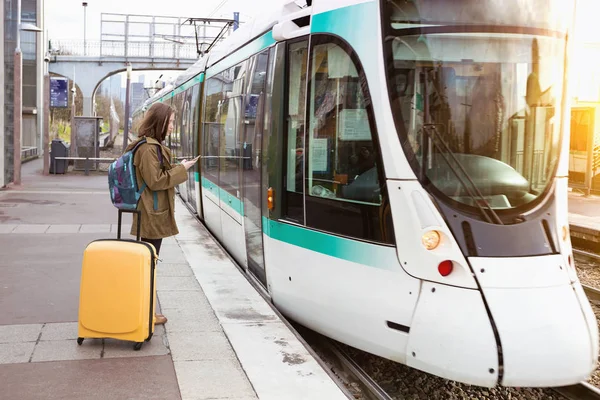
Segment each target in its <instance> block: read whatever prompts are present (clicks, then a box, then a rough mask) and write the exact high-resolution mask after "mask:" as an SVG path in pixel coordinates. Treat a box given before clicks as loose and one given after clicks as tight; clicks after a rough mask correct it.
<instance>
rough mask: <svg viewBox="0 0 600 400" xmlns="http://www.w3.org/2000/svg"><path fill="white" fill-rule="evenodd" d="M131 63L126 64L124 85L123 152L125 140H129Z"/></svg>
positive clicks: (125, 144) (125, 145)
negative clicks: (125, 81)
mask: <svg viewBox="0 0 600 400" xmlns="http://www.w3.org/2000/svg"><path fill="white" fill-rule="evenodd" d="M131 69H132V68H131V63H127V83H126V84H125V85H126V86H125V122H124V125H123V151H125V148H126V147H127V139H129V107H130V102H129V97H130V95H129V86H131V85H130V83H131Z"/></svg>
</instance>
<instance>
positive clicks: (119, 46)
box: [51, 40, 198, 60]
mask: <svg viewBox="0 0 600 400" xmlns="http://www.w3.org/2000/svg"><path fill="white" fill-rule="evenodd" d="M51 45H52V47H51V54H53V55H64V56H84V55H85V56H86V57H101V58H102V57H125V58H127V57H139V58H151V59H161V58H165V59H191V60H195V59H197V58H198V54H197V51H196V44H195V43H186V44H179V43H174V42H157V41H154V42H148V41H146V42H142V41H140V42H127V43H125V42H123V41H118V40H104V41H100V40H95V41H90V40H88V41H86V43H85V46H84V42H83V41H82V40H58V41H52V43H51Z"/></svg>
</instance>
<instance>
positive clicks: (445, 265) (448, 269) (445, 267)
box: [438, 260, 453, 276]
mask: <svg viewBox="0 0 600 400" xmlns="http://www.w3.org/2000/svg"><path fill="white" fill-rule="evenodd" d="M452 268H453V267H452V261H450V260H446V261H442V262H441V263H440V265H438V272H439V273H440V275H441V276H448V275H450V274H451V273H452Z"/></svg>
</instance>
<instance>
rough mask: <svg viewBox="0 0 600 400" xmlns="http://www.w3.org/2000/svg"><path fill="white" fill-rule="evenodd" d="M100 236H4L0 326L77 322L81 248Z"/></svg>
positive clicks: (2, 238) (0, 258) (1, 266)
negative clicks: (4, 251) (5, 250)
mask: <svg viewBox="0 0 600 400" xmlns="http://www.w3.org/2000/svg"><path fill="white" fill-rule="evenodd" d="M102 237H103V235H102V234H81V233H80V234H76V235H74V234H53V235H48V234H44V235H37V234H34V235H31V234H30V235H13V234H11V235H2V236H0V238H1V239H0V240H1V242H0V246H1V247H2V248H4V249H11V251H10V252H6V253H4V254H3V255H2V257H0V325H9V324H11V325H14V324H29V323H45V322H74V321H77V318H78V310H79V284H80V279H81V261H82V259H83V250H84V249H85V247H86V245H87V244H88V243H89V242H91V241H92V240H95V239H100V238H102Z"/></svg>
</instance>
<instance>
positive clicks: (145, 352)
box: [84, 332, 170, 358]
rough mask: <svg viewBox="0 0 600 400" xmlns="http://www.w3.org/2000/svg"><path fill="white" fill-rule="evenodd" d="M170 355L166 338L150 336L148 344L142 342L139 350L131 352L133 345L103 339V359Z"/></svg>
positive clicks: (121, 341) (156, 335)
mask: <svg viewBox="0 0 600 400" xmlns="http://www.w3.org/2000/svg"><path fill="white" fill-rule="evenodd" d="M84 344H85V342H84ZM169 353H170V350H169V348H168V341H167V338H166V336H163V335H160V334H157V333H156V332H155V333H154V335H152V339H151V340H150V341H149V342H144V344H143V345H142V348H141V349H140V350H137V351H135V350H133V343H132V342H127V341H123V340H114V339H104V353H103V354H102V357H103V358H119V357H147V356H163V355H167V354H169Z"/></svg>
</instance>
